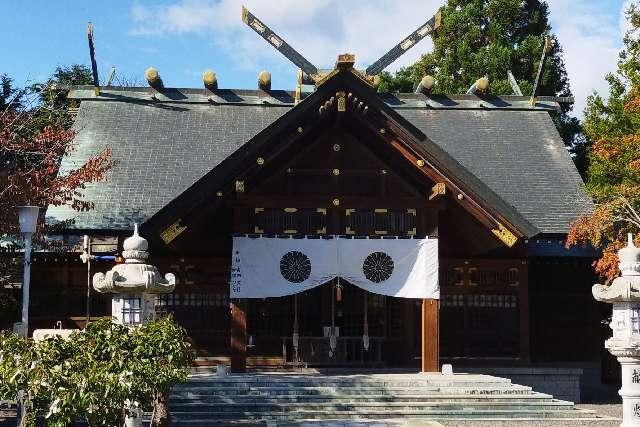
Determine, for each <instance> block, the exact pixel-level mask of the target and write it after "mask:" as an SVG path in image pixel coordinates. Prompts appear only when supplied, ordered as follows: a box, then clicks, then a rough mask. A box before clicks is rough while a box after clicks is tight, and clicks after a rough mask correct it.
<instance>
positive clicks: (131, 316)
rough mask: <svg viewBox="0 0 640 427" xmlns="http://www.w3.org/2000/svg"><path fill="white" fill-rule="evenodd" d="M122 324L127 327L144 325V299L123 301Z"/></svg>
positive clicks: (126, 299)
mask: <svg viewBox="0 0 640 427" xmlns="http://www.w3.org/2000/svg"><path fill="white" fill-rule="evenodd" d="M122 323H123V324H125V325H139V324H141V323H142V299H141V298H123V299H122Z"/></svg>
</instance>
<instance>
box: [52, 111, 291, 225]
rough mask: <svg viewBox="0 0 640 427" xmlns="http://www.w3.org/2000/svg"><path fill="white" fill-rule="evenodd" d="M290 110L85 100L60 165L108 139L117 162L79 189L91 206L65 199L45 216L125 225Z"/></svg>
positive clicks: (176, 192) (68, 165) (143, 215)
mask: <svg viewBox="0 0 640 427" xmlns="http://www.w3.org/2000/svg"><path fill="white" fill-rule="evenodd" d="M160 107H162V108H160ZM288 110H289V108H285V107H262V106H254V107H246V106H236V105H224V106H215V105H213V106H212V105H206V104H204V105H167V104H162V105H160V106H157V105H153V104H141V103H129V102H100V101H83V102H82V103H81V104H80V108H79V111H78V116H77V119H76V127H77V130H78V134H77V135H76V138H75V150H73V151H71V152H70V153H69V155H67V156H66V157H65V158H64V159H63V162H62V165H61V173H64V171H66V170H69V169H72V168H74V167H77V166H78V165H79V164H81V162H83V161H84V160H85V159H87V158H88V157H89V156H90V155H93V154H97V153H99V152H100V151H101V150H102V149H103V148H105V147H110V148H111V149H112V157H113V159H115V160H117V162H118V164H117V165H116V166H115V167H114V168H113V169H111V170H110V171H109V173H108V177H107V182H104V183H97V184H89V185H88V186H87V188H86V189H85V190H84V194H85V197H86V199H87V200H90V201H92V202H93V203H94V204H95V209H93V210H91V211H89V212H82V213H78V212H75V211H73V210H72V209H70V208H68V207H66V206H58V207H50V208H49V209H48V211H47V220H48V221H55V220H66V219H69V218H75V222H74V225H73V226H72V228H76V229H95V230H102V229H104V230H112V229H114V230H119V229H130V228H131V224H132V223H133V222H138V223H142V222H144V221H145V220H146V219H147V218H149V217H150V216H151V215H153V214H154V213H156V212H157V211H158V210H160V208H162V207H163V206H164V205H166V204H167V203H168V202H170V201H171V200H173V199H174V198H175V197H176V196H178V195H179V194H180V193H181V192H182V191H184V190H185V189H186V188H188V187H189V186H190V185H191V184H193V183H194V182H195V181H197V180H198V179H199V178H201V177H202V176H203V175H204V174H205V173H207V172H208V171H209V170H210V169H212V168H214V167H215V166H216V165H217V164H218V163H220V162H221V161H222V160H224V159H225V158H226V157H227V156H228V155H229V154H231V153H232V152H233V151H235V150H236V149H237V148H238V147H239V146H241V145H242V144H244V143H245V142H246V141H247V140H249V139H250V138H251V137H253V136H254V135H255V134H257V133H258V132H260V131H261V130H262V129H264V128H265V127H267V126H268V125H269V124H271V123H272V122H273V121H274V120H276V119H277V118H278V117H280V116H281V115H282V114H284V113H285V112H287V111H288Z"/></svg>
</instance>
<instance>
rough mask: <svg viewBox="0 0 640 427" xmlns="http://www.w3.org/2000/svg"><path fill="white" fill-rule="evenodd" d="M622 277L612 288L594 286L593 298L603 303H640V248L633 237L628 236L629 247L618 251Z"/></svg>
mask: <svg viewBox="0 0 640 427" xmlns="http://www.w3.org/2000/svg"><path fill="white" fill-rule="evenodd" d="M618 260H619V264H618V266H619V268H620V272H621V275H620V277H616V278H615V279H614V280H613V282H612V283H611V286H604V285H600V284H597V285H594V286H593V288H592V289H591V292H592V293H593V297H594V298H595V299H596V300H598V301H602V302H609V303H614V302H632V301H640V248H638V247H636V245H635V244H634V243H633V235H632V234H631V233H629V234H628V235H627V246H625V247H624V248H622V249H620V250H619V251H618Z"/></svg>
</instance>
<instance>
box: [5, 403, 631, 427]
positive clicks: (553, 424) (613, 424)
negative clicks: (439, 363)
mask: <svg viewBox="0 0 640 427" xmlns="http://www.w3.org/2000/svg"><path fill="white" fill-rule="evenodd" d="M576 406H577V407H578V408H580V409H588V410H592V411H595V412H596V414H597V415H598V416H601V417H603V418H602V419H599V420H583V419H581V420H571V419H568V420H514V419H509V420H503V421H501V420H491V421H462V420H452V421H429V420H380V421H376V420H366V421H338V420H336V421H302V422H299V423H281V424H276V423H273V424H272V423H256V425H261V426H265V427H272V426H273V427H457V426H460V427H508V426H516V427H547V426H548V427H573V426H575V427H578V426H579V427H618V426H619V425H620V422H621V420H622V405H621V404H581V405H576ZM14 416H15V413H13V414H12V413H9V412H2V411H0V427H5V426H6V427H9V426H11V427H13V426H15V418H14Z"/></svg>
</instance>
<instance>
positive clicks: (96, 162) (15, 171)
mask: <svg viewBox="0 0 640 427" xmlns="http://www.w3.org/2000/svg"><path fill="white" fill-rule="evenodd" d="M57 113H58V114H60V112H57ZM59 117H60V116H57V117H56V116H55V115H54V114H50V115H49V116H43V115H41V114H40V115H39V114H38V113H37V112H35V113H32V112H25V111H20V112H9V111H4V112H0V233H13V232H15V230H16V224H17V218H16V212H15V206H20V205H26V204H30V205H36V206H40V207H46V206H48V205H62V204H69V205H70V206H72V207H73V208H74V209H76V210H79V211H86V210H89V209H92V208H93V204H92V203H91V202H90V201H86V200H83V199H82V195H81V193H80V192H79V191H78V190H79V189H82V188H84V186H85V185H86V184H87V183H92V182H99V181H103V180H105V178H106V173H107V171H108V170H109V169H110V168H111V167H112V166H113V164H114V162H113V160H112V159H111V150H110V149H105V150H103V151H102V152H100V153H98V154H96V155H94V156H92V157H90V158H89V159H88V160H87V161H86V162H85V163H84V164H82V165H80V166H79V167H78V168H76V169H74V170H71V171H65V173H62V174H60V175H58V170H59V167H60V162H61V160H62V157H63V156H64V154H65V152H66V151H68V150H71V149H72V148H73V146H72V141H73V137H74V135H75V133H74V131H73V130H71V129H66V128H65V126H64V121H63V120H60V119H59ZM43 122H44V123H45V124H44V125H43Z"/></svg>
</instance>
